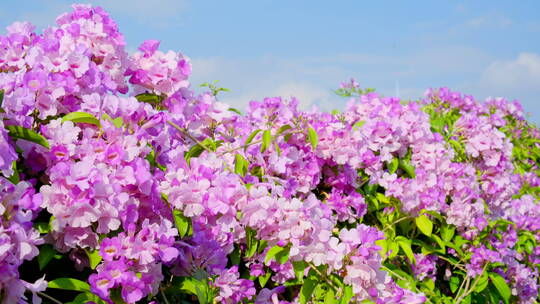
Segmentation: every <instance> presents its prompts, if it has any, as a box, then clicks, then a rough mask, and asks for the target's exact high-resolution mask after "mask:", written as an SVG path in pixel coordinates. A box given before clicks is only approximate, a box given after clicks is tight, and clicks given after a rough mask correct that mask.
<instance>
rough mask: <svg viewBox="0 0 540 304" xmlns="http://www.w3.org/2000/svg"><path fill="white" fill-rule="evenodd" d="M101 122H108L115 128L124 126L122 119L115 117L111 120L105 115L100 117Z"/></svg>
mask: <svg viewBox="0 0 540 304" xmlns="http://www.w3.org/2000/svg"><path fill="white" fill-rule="evenodd" d="M101 120H109V121H111V122H112V124H113V125H114V126H115V127H117V128H121V127H122V126H123V125H124V119H123V118H122V117H116V118H115V119H113V118H112V117H110V116H109V115H108V114H107V113H105V114H103V115H101Z"/></svg>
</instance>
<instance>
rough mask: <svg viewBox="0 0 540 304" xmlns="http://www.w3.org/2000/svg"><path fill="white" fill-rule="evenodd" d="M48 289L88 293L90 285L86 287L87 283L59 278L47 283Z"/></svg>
mask: <svg viewBox="0 0 540 304" xmlns="http://www.w3.org/2000/svg"><path fill="white" fill-rule="evenodd" d="M48 287H49V288H56V289H63V290H74V291H82V292H90V285H88V283H86V282H83V281H81V280H77V279H72V278H60V279H55V280H52V281H49V284H48Z"/></svg>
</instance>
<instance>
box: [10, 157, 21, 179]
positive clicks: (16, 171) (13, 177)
mask: <svg viewBox="0 0 540 304" xmlns="http://www.w3.org/2000/svg"><path fill="white" fill-rule="evenodd" d="M11 167H12V168H13V175H11V176H10V177H7V180H8V181H10V182H11V183H12V184H14V185H16V184H18V183H19V182H20V181H21V177H20V175H19V170H18V169H17V161H13V162H12V163H11Z"/></svg>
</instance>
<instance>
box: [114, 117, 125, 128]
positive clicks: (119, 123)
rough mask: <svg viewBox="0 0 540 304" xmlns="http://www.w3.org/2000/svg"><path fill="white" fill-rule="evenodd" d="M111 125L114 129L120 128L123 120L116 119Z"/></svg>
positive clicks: (120, 118)
mask: <svg viewBox="0 0 540 304" xmlns="http://www.w3.org/2000/svg"><path fill="white" fill-rule="evenodd" d="M112 123H113V125H114V126H115V127H117V128H121V127H122V126H123V125H124V119H123V118H122V117H116V118H115V119H113V120H112Z"/></svg>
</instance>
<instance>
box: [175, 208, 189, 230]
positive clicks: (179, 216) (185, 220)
mask: <svg viewBox="0 0 540 304" xmlns="http://www.w3.org/2000/svg"><path fill="white" fill-rule="evenodd" d="M173 217H174V224H175V225H176V229H178V233H179V235H180V237H186V236H191V235H192V234H193V224H192V223H191V218H189V217H187V216H185V215H184V214H183V213H182V211H180V210H178V209H174V210H173Z"/></svg>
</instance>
